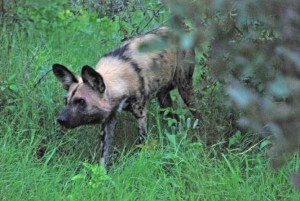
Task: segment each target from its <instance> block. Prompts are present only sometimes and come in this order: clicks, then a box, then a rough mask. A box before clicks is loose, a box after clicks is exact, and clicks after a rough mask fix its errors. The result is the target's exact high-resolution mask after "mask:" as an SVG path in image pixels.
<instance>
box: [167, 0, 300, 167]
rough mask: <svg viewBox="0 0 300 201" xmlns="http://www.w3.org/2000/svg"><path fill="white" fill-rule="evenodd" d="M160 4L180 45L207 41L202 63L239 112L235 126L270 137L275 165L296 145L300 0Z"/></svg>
mask: <svg viewBox="0 0 300 201" xmlns="http://www.w3.org/2000/svg"><path fill="white" fill-rule="evenodd" d="M164 2H166V3H167V4H168V6H169V8H170V10H171V13H172V27H173V28H174V30H173V31H172V33H174V35H175V36H176V38H177V40H176V42H177V44H178V45H180V46H181V47H182V48H190V47H197V48H200V49H201V48H203V44H206V43H207V41H209V50H208V51H207V52H206V53H205V54H206V55H207V58H206V59H205V60H204V63H205V65H207V66H208V67H209V68H210V69H211V70H212V71H213V73H214V75H215V76H216V77H217V78H218V79H219V80H220V81H221V82H222V83H224V85H225V87H226V89H227V92H228V95H229V97H230V100H231V101H230V103H229V104H230V105H231V106H233V107H235V108H238V109H240V110H241V111H242V116H241V118H240V119H239V124H240V125H242V126H245V127H248V128H251V129H254V130H255V131H257V132H259V133H261V134H263V135H265V136H268V135H271V136H272V138H273V140H274V141H273V148H272V149H271V152H270V154H271V156H272V158H273V165H274V167H279V166H280V165H281V164H282V163H283V162H284V159H285V156H286V154H289V153H292V152H294V151H296V150H298V149H299V146H300V133H299V130H300V124H299V121H300V102H299V100H300V93H299V92H300V80H299V79H300V37H299V36H300V35H299V33H300V2H299V1H297V0H286V1H280V0H259V1H258V0H257V1H253V0H245V1H237V0H224V1H220V0H198V1H193V0H189V1H180V0H175V1H174V0H172V1H171V0H165V1H164ZM204 5H205V6H204ZM182 21H186V22H187V24H189V25H190V26H191V27H192V31H191V32H189V33H187V32H185V31H184V30H183V29H184V27H182Z"/></svg>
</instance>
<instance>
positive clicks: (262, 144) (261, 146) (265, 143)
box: [259, 140, 271, 149]
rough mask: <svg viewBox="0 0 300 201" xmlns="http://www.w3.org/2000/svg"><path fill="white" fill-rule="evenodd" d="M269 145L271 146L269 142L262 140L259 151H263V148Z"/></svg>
mask: <svg viewBox="0 0 300 201" xmlns="http://www.w3.org/2000/svg"><path fill="white" fill-rule="evenodd" d="M269 144H271V142H270V141H269V140H264V141H263V142H262V143H261V144H260V146H259V148H260V149H263V148H264V147H266V146H268V145H269Z"/></svg>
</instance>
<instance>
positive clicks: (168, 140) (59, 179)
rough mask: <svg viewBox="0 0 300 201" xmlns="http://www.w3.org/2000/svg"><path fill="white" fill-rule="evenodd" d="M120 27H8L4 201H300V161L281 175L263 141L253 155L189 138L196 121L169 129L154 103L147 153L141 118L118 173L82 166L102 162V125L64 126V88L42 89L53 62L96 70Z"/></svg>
mask: <svg viewBox="0 0 300 201" xmlns="http://www.w3.org/2000/svg"><path fill="white" fill-rule="evenodd" d="M117 28H118V27H117V26H116V25H115V24H113V23H112V22H105V23H103V22H99V23H96V24H94V25H93V26H92V27H90V25H88V24H86V25H83V24H76V23H74V24H71V25H70V26H69V27H67V28H60V29H56V30H52V31H51V32H47V33H44V32H38V31H37V30H36V29H35V28H34V27H33V26H29V27H27V29H26V30H20V29H16V28H14V29H10V31H8V29H4V28H3V29H2V30H1V31H0V33H1V39H0V40H1V47H2V48H0V56H1V57H0V68H1V70H0V84H1V87H2V89H1V92H0V101H1V103H0V131H1V132H0V200H299V194H298V192H297V191H296V190H295V189H294V188H293V187H292V186H291V184H290V182H289V173H290V172H295V171H298V170H299V165H300V160H299V157H298V156H295V157H294V158H293V160H292V161H291V162H290V163H289V164H288V165H286V166H285V167H284V168H283V169H281V170H279V171H274V170H272V169H271V168H270V167H269V162H268V157H267V155H266V153H265V152H266V150H265V149H262V148H260V147H259V144H258V145H257V146H254V147H253V148H252V149H249V150H248V151H246V152H245V149H247V148H248V147H247V146H245V145H247V144H249V141H251V140H252V139H253V138H251V137H244V138H243V139H242V140H240V141H237V142H236V144H235V148H227V149H226V148H223V149H221V150H220V149H219V148H218V147H219V145H220V144H222V143H223V142H220V143H216V144H215V145H212V146H209V147H207V146H205V145H204V144H202V143H201V142H199V141H195V140H192V139H191V138H190V136H191V135H195V134H196V135H197V134H198V132H197V130H196V129H193V126H190V124H191V125H192V124H193V122H194V121H193V119H192V120H191V123H189V122H190V120H189V119H188V115H185V116H186V117H185V118H184V116H183V115H182V117H183V118H182V122H181V124H180V126H179V127H175V126H172V122H169V125H168V122H165V121H162V116H160V115H159V108H158V106H157V104H156V103H155V102H153V101H152V102H151V104H150V105H149V108H150V114H149V118H150V120H151V121H150V123H149V130H150V134H149V139H148V141H147V144H146V146H144V147H143V148H142V150H141V151H137V150H136V149H135V146H134V145H132V143H130V142H132V141H133V139H134V135H135V133H136V127H135V122H134V119H133V118H132V117H131V116H128V115H120V117H119V118H120V121H119V125H118V129H117V133H118V134H117V144H116V146H117V147H119V149H118V154H116V155H117V157H116V162H115V164H114V165H113V166H112V168H111V169H110V171H109V173H107V174H106V173H105V172H103V169H101V168H99V167H98V166H92V167H89V166H88V165H86V166H87V167H85V166H84V165H83V162H87V164H90V163H91V164H95V163H97V160H96V158H97V152H96V150H95V147H96V144H97V139H98V132H99V126H94V127H88V126H84V127H82V128H78V129H74V130H70V131H66V130H63V129H61V128H59V126H58V125H57V124H56V116H57V115H58V113H59V111H60V110H61V109H62V107H63V96H64V94H65V92H64V91H63V89H62V88H61V86H60V85H59V84H58V83H57V81H56V80H55V78H54V76H53V75H52V74H49V75H47V76H46V77H45V79H44V80H43V81H42V82H41V83H40V84H39V85H38V86H37V87H36V88H34V84H35V83H36V81H37V80H38V78H40V77H41V76H42V75H44V73H45V72H46V71H48V70H49V69H51V66H52V64H53V63H62V64H64V65H66V66H68V67H69V68H70V69H72V70H74V71H75V72H77V73H78V72H79V71H80V69H81V66H83V65H85V64H89V65H92V66H94V65H95V64H96V62H97V61H98V59H99V57H100V56H101V55H102V54H104V53H105V52H106V51H108V50H110V49H112V48H114V47H116V46H117V45H118V44H119V41H120V39H121V36H119V35H118V30H117ZM84 30H90V31H89V32H86V31H84ZM43 44H44V45H43ZM197 70H198V71H199V70H201V69H197ZM211 90H212V89H211ZM211 93H212V92H207V94H206V96H205V97H203V100H209V97H208V96H209V95H210V94H211ZM204 95H205V94H204ZM216 98H217V99H220V97H216ZM213 104H214V103H212V102H210V103H206V106H211V105H213ZM176 105H179V106H180V105H181V104H180V101H177V104H176ZM216 108H217V107H206V108H205V111H204V115H206V116H208V117H209V115H211V116H210V117H211V119H206V120H205V123H206V124H207V125H209V126H208V127H207V128H209V130H208V131H207V132H212V131H214V132H215V133H213V134H214V135H215V136H218V135H222V134H223V133H222V132H224V130H222V128H221V123H220V119H219V120H216V119H213V117H216V116H218V115H219V116H220V118H221V117H222V116H225V115H224V114H223V113H221V112H220V113H218V111H219V110H217V109H216ZM178 111H180V110H178ZM183 111H185V110H183ZM182 113H184V112H182ZM222 118H223V117H222ZM223 121H226V119H223ZM218 122H219V123H218ZM218 130H219V132H218ZM126 141H127V142H129V143H125V142H126ZM224 143H226V142H224ZM122 144H125V146H121V145H122Z"/></svg>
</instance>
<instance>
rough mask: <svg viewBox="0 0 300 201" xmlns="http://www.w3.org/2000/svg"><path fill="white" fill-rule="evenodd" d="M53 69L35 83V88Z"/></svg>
mask: <svg viewBox="0 0 300 201" xmlns="http://www.w3.org/2000/svg"><path fill="white" fill-rule="evenodd" d="M51 71H52V69H51V70H48V71H47V72H46V73H45V74H44V75H43V76H42V77H41V78H40V79H39V80H38V81H37V82H36V83H35V84H34V87H33V88H36V87H37V85H39V84H40V83H41V81H42V80H43V79H44V77H46V75H48V73H50V72H51Z"/></svg>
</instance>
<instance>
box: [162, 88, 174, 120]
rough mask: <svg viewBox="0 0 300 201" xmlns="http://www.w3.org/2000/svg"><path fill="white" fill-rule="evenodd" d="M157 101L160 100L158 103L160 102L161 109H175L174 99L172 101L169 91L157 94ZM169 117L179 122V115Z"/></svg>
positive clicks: (169, 115) (170, 114)
mask: <svg viewBox="0 0 300 201" xmlns="http://www.w3.org/2000/svg"><path fill="white" fill-rule="evenodd" d="M157 99H158V102H159V105H160V107H161V108H163V109H165V108H168V107H170V108H172V107H173V104H172V99H171V95H170V92H169V91H165V90H163V91H160V92H159V93H158V94H157ZM162 113H163V112H162ZM167 116H168V117H170V118H173V119H176V120H177V121H179V117H178V115H176V114H174V113H172V112H171V113H169V114H168V115H167Z"/></svg>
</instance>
